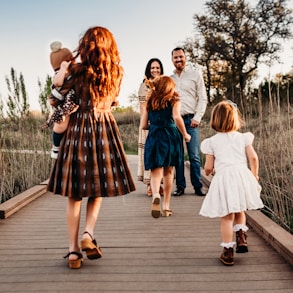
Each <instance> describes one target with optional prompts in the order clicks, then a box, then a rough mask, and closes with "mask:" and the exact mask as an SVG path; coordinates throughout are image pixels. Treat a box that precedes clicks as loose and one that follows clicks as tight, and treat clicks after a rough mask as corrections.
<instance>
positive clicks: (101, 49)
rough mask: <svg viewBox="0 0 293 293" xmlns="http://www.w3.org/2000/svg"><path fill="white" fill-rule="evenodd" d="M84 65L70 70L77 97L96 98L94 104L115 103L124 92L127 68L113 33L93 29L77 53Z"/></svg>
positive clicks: (78, 63) (80, 44)
mask: <svg viewBox="0 0 293 293" xmlns="http://www.w3.org/2000/svg"><path fill="white" fill-rule="evenodd" d="M74 53H75V56H74V58H75V59H77V58H78V57H79V59H80V62H77V63H76V64H72V65H71V66H70V68H69V74H70V75H71V79H70V81H69V84H68V87H70V86H71V87H72V86H73V87H74V89H75V91H76V94H77V95H78V96H81V97H88V98H90V97H91V98H92V100H93V103H94V104H96V103H99V102H100V101H101V100H102V101H109V100H110V101H115V100H116V98H117V96H118V95H119V92H120V87H121V82H122V78H123V68H122V66H121V65H120V55H119V52H118V48H117V44H116V41H115V39H114V36H113V34H112V33H111V32H110V31H109V30H108V29H106V28H104V27H100V26H97V27H92V28H89V29H88V30H87V31H86V32H85V34H84V35H83V37H82V38H81V39H80V41H79V45H78V47H77V49H76V50H75V51H74Z"/></svg>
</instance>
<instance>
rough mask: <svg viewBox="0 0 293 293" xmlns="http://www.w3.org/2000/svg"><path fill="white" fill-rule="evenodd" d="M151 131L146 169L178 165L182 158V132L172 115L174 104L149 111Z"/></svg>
mask: <svg viewBox="0 0 293 293" xmlns="http://www.w3.org/2000/svg"><path fill="white" fill-rule="evenodd" d="M148 119H149V121H150V128H149V133H148V136H147V139H146V143H145V150H144V166H145V170H149V169H155V168H158V167H169V166H176V165H177V164H178V161H179V160H180V159H181V158H182V152H183V146H182V144H181V143H180V141H181V140H180V135H181V134H180V132H179V130H178V129H177V127H176V124H175V122H174V119H173V116H172V106H171V105H169V106H168V107H167V108H165V109H163V110H158V111H150V112H149V113H148Z"/></svg>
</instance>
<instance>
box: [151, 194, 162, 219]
mask: <svg viewBox="0 0 293 293" xmlns="http://www.w3.org/2000/svg"><path fill="white" fill-rule="evenodd" d="M160 215H161V198H160V194H159V193H155V194H153V201H152V217H153V218H159V217H160Z"/></svg>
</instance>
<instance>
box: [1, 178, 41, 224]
mask: <svg viewBox="0 0 293 293" xmlns="http://www.w3.org/2000/svg"><path fill="white" fill-rule="evenodd" d="M46 189H47V183H46V181H45V182H42V183H41V184H40V185H36V186H34V187H32V188H30V189H28V190H26V191H24V192H22V193H20V194H18V195H16V196H14V197H13V198H11V199H9V200H7V201H5V202H4V203H2V204H0V219H6V218H8V217H9V216H11V215H13V214H14V213H16V212H17V211H19V210H20V209H21V208H23V207H24V206H26V205H27V204H29V203H30V202H31V201H33V200H35V199H36V198H38V197H40V196H41V195H43V194H44V193H45V192H46Z"/></svg>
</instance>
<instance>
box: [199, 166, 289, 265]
mask: <svg viewBox="0 0 293 293" xmlns="http://www.w3.org/2000/svg"><path fill="white" fill-rule="evenodd" d="M201 176H202V181H203V184H205V185H206V186H209V185H210V183H211V180H212V176H206V175H205V173H204V171H203V170H202V172H201ZM246 220H247V225H248V226H250V227H251V228H252V229H253V230H254V231H255V232H256V233H257V234H258V235H259V236H260V237H262V238H263V239H264V240H265V241H266V242H268V243H269V244H270V245H271V246H272V247H273V248H274V249H275V250H276V251H277V252H278V253H279V254H280V255H282V256H283V257H284V259H286V261H288V262H289V263H290V264H291V265H293V235H292V234H290V233H289V232H288V231H286V230H285V229H283V228H282V227H281V226H279V225H278V224H276V223H275V222H274V221H272V220H271V219H270V218H268V217H267V216H266V215H264V214H263V213H262V212H261V211H246Z"/></svg>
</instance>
